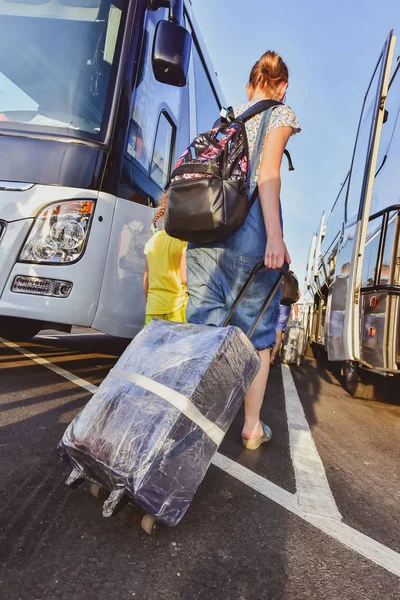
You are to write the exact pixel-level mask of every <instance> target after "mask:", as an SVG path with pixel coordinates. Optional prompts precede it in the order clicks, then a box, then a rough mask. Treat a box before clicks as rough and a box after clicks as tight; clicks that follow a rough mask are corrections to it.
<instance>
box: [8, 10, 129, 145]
mask: <svg viewBox="0 0 400 600" xmlns="http://www.w3.org/2000/svg"><path fill="white" fill-rule="evenodd" d="M127 6H128V2H126V1H125V0H104V1H103V2H100V0H90V1H89V0H79V1H75V0H63V1H62V2H42V1H40V2H38V1H32V2H18V1H16V2H10V1H8V2H6V1H4V0H0V56H1V67H0V121H1V126H2V128H6V129H9V130H13V129H19V130H23V131H29V132H32V131H33V132H37V131H39V132H50V133H58V134H60V132H62V134H63V135H68V136H71V137H88V136H89V137H91V138H94V139H100V140H101V139H103V138H104V135H105V131H106V126H107V122H108V119H109V113H110V108H111V102H112V97H113V95H114V93H115V81H116V76H117V70H118V65H119V63H120V58H121V48H122V37H123V31H124V27H125V19H126V14H127Z"/></svg>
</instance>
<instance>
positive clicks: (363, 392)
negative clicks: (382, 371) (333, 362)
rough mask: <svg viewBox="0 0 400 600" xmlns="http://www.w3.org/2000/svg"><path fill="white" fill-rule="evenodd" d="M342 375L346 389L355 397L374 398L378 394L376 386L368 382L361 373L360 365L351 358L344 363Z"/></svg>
mask: <svg viewBox="0 0 400 600" xmlns="http://www.w3.org/2000/svg"><path fill="white" fill-rule="evenodd" d="M341 371H342V377H343V380H344V387H345V389H346V391H347V392H348V393H349V394H350V396H352V397H353V398H361V399H363V400H374V399H375V396H376V390H375V386H374V385H373V384H372V383H367V382H366V381H365V380H364V378H363V377H362V375H361V373H360V369H359V367H358V366H357V365H356V364H355V363H353V362H352V361H350V360H345V361H343V363H342V369H341Z"/></svg>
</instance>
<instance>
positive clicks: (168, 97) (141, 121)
mask: <svg viewBox="0 0 400 600" xmlns="http://www.w3.org/2000/svg"><path fill="white" fill-rule="evenodd" d="M165 16H166V11H165V10H158V11H157V12H149V13H148V15H147V21H146V28H145V35H144V41H143V48H142V56H141V67H140V73H139V83H138V85H137V88H136V91H135V96H134V106H133V112H132V119H131V126H130V131H129V136H128V137H129V139H128V145H127V153H128V155H129V156H130V157H131V158H132V159H133V160H134V162H135V163H136V164H138V165H140V167H141V168H142V169H143V170H144V171H145V172H146V173H147V174H148V173H149V170H150V166H151V161H152V157H153V148H154V143H155V138H156V133H157V126H158V123H159V119H160V114H161V113H162V112H163V111H165V112H167V113H168V115H169V118H170V119H171V121H173V122H174V123H178V122H179V115H180V107H181V88H177V87H174V86H171V85H166V84H164V83H159V82H158V81H157V80H156V79H155V77H154V74H153V69H152V65H151V54H152V48H153V39H154V32H155V28H156V25H157V22H158V21H159V20H160V19H162V18H165Z"/></svg>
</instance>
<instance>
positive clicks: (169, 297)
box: [143, 194, 187, 325]
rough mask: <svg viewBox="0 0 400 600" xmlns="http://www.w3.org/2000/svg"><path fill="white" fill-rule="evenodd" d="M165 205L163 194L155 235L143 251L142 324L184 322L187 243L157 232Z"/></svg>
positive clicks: (155, 225)
mask: <svg viewBox="0 0 400 600" xmlns="http://www.w3.org/2000/svg"><path fill="white" fill-rule="evenodd" d="M166 204H167V195H166V194H165V195H164V197H163V199H162V201H161V204H160V208H159V209H158V211H157V213H156V215H155V217H154V219H153V226H152V231H153V232H155V233H154V235H153V236H152V237H151V238H150V240H149V241H148V242H147V244H146V245H145V248H144V253H145V254H146V270H145V273H144V279H143V285H144V293H145V296H146V318H145V322H144V324H145V325H147V323H149V321H151V320H152V319H154V318H155V317H156V318H158V319H164V320H166V321H175V322H176V323H182V322H186V304H187V291H186V248H187V242H182V241H181V240H177V239H175V238H172V237H170V236H169V235H168V234H167V233H166V232H165V231H164V230H161V231H158V230H157V221H158V220H159V219H162V218H163V217H164V214H165V208H166Z"/></svg>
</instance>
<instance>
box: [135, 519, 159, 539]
mask: <svg viewBox="0 0 400 600" xmlns="http://www.w3.org/2000/svg"><path fill="white" fill-rule="evenodd" d="M140 525H141V527H142V529H143V531H145V532H146V533H147V535H153V533H154V532H155V531H157V529H159V527H160V526H159V524H158V523H157V519H156V518H155V517H154V516H153V515H144V517H143V519H142V520H141V522H140Z"/></svg>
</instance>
